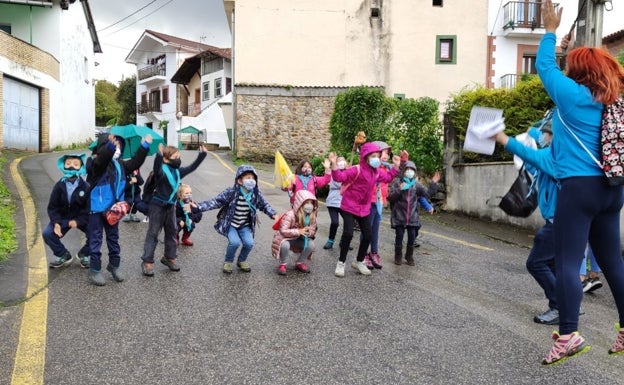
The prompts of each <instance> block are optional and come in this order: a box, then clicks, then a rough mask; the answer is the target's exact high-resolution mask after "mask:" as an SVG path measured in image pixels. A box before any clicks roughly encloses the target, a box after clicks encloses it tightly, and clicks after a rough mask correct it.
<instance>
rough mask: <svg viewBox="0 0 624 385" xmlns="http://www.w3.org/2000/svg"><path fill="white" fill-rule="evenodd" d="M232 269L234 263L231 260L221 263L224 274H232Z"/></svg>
mask: <svg viewBox="0 0 624 385" xmlns="http://www.w3.org/2000/svg"><path fill="white" fill-rule="evenodd" d="M232 271H234V264H233V263H232V262H225V263H224V264H223V272H224V273H226V274H232Z"/></svg>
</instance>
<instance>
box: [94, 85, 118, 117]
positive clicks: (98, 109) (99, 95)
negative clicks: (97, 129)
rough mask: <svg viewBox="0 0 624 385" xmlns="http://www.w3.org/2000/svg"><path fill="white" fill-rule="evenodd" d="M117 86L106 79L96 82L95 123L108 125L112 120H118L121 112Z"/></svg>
mask: <svg viewBox="0 0 624 385" xmlns="http://www.w3.org/2000/svg"><path fill="white" fill-rule="evenodd" d="M116 97H117V86H116V85H114V84H113V83H109V82H108V81H106V80H98V81H97V83H96V84H95V124H96V125H97V126H107V125H108V122H110V121H111V120H117V119H118V117H119V114H120V112H121V108H120V107H119V103H117V100H116Z"/></svg>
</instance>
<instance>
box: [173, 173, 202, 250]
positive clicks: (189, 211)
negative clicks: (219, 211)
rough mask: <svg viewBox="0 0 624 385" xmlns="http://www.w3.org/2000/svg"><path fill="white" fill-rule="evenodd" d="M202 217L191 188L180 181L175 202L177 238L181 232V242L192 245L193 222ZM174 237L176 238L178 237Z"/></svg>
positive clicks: (195, 222)
mask: <svg viewBox="0 0 624 385" xmlns="http://www.w3.org/2000/svg"><path fill="white" fill-rule="evenodd" d="M201 219H202V211H201V209H200V208H199V204H198V203H197V202H195V201H194V200H193V189H192V188H191V186H189V185H187V184H184V183H182V184H181V185H180V187H179V188H178V202H177V204H176V223H177V224H178V238H179V235H180V232H181V233H182V241H181V242H182V244H183V245H186V246H193V241H191V233H192V232H193V230H195V224H197V223H199V221H201ZM178 238H176V239H178Z"/></svg>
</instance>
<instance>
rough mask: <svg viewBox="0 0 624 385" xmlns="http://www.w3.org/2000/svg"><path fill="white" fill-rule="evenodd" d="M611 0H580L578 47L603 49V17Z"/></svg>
mask: <svg viewBox="0 0 624 385" xmlns="http://www.w3.org/2000/svg"><path fill="white" fill-rule="evenodd" d="M609 2H611V0H579V4H578V15H579V17H578V22H577V24H576V39H575V40H576V43H575V45H576V46H585V47H602V17H603V15H604V7H605V4H606V3H609Z"/></svg>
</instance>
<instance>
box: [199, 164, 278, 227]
mask: <svg viewBox="0 0 624 385" xmlns="http://www.w3.org/2000/svg"><path fill="white" fill-rule="evenodd" d="M246 172H252V173H253V175H254V178H255V179H256V187H255V188H254V190H253V194H252V196H251V203H252V204H253V205H254V207H255V208H256V209H257V210H259V211H263V212H264V213H265V214H266V215H268V216H269V217H271V218H273V217H274V216H275V215H276V214H277V211H275V210H274V209H273V207H271V205H270V204H269V202H267V200H266V199H264V196H263V195H262V193H261V192H260V190H259V189H258V184H257V183H258V174H257V173H256V170H255V169H254V168H253V166H249V165H245V164H244V165H242V166H239V167H238V169H237V170H236V176H235V177H234V186H232V187H228V188H226V189H225V190H223V191H222V192H220V193H219V194H218V195H217V196H216V197H214V198H212V199H210V200H207V201H204V202H199V203H198V205H199V207H200V208H201V210H202V211H208V210H214V209H220V208H221V207H224V206H228V208H227V211H226V213H225V216H224V217H223V218H221V219H217V222H216V223H215V225H214V228H215V230H217V232H218V233H219V234H221V235H223V236H225V237H227V235H228V232H229V231H230V225H231V224H232V218H234V211H236V202H238V196H239V195H240V194H241V192H240V185H239V184H238V178H240V176H241V175H243V174H244V173H246ZM257 210H250V218H249V226H250V228H251V233H252V234H255V232H256V219H257V217H258V213H257Z"/></svg>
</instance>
